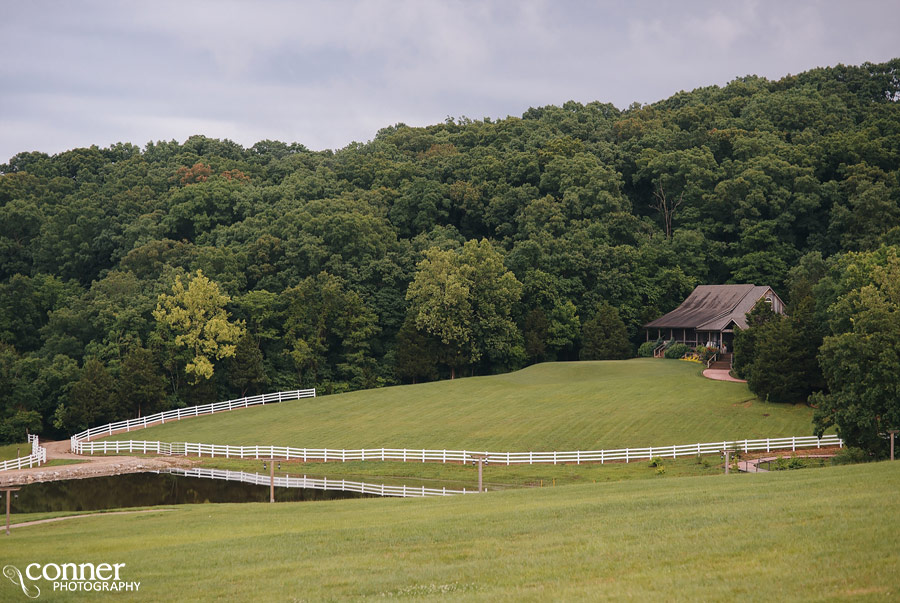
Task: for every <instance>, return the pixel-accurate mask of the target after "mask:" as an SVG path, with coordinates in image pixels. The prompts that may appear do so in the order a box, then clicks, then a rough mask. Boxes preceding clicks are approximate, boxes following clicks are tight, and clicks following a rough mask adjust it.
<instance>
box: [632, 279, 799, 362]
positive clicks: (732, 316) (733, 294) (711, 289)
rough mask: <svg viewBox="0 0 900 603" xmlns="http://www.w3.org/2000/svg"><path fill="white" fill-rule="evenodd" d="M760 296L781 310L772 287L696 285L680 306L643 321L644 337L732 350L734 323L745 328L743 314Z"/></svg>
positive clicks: (781, 311)
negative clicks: (658, 316) (650, 319)
mask: <svg viewBox="0 0 900 603" xmlns="http://www.w3.org/2000/svg"><path fill="white" fill-rule="evenodd" d="M761 299H765V300H766V301H767V302H768V303H770V304H772V310H773V311H774V312H775V313H776V314H784V302H783V301H781V298H780V297H778V295H776V294H775V292H774V291H773V290H772V288H771V287H766V286H758V285H699V286H698V287H697V288H696V289H694V290H693V291H692V292H691V294H690V295H688V297H687V299H686V300H684V302H682V304H681V305H680V306H678V307H677V308H675V309H674V310H672V311H671V312H669V313H668V314H666V315H665V316H662V317H660V318H657V319H656V320H654V321H652V322H648V323H647V324H645V325H644V328H645V329H646V330H647V341H650V339H651V337H652V336H655V338H656V339H665V340H667V341H668V340H672V339H674V340H675V341H676V342H678V343H685V344H687V345H689V346H692V347H696V346H698V345H707V344H712V345H715V346H716V347H718V348H719V349H720V350H723V345H724V350H727V351H731V349H732V343H733V341H734V328H735V326H737V327H740V328H741V329H746V328H747V317H746V314H747V312H749V311H750V310H751V309H752V308H753V306H754V305H755V304H756V302H758V301H759V300H761ZM724 350H723V351H724Z"/></svg>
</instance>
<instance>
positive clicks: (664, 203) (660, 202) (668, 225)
mask: <svg viewBox="0 0 900 603" xmlns="http://www.w3.org/2000/svg"><path fill="white" fill-rule="evenodd" d="M653 196H654V197H655V198H656V203H654V204H651V205H650V207H652V208H654V209H655V210H656V211H658V212H659V214H660V215H661V216H662V219H663V228H664V229H665V233H666V238H667V239H671V238H672V220H673V219H674V217H675V213H676V211H677V210H678V207H679V206H680V205H681V204H682V202H683V201H684V193H683V192H682V193H681V194H680V195H678V199H677V200H675V201H671V200H669V199H667V198H666V192H665V191H664V190H663V187H662V184H658V185H657V189H656V190H655V191H653Z"/></svg>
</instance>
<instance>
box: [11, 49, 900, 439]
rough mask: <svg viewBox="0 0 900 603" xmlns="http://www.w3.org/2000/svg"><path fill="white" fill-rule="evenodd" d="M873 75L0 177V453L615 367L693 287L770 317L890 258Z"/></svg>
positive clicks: (898, 87)
mask: <svg viewBox="0 0 900 603" xmlns="http://www.w3.org/2000/svg"><path fill="white" fill-rule="evenodd" d="M898 66H900V60H893V61H890V62H888V63H885V64H880V65H872V64H865V65H862V66H859V67H845V66H838V67H833V68H825V69H816V70H813V71H809V72H806V73H803V74H799V75H796V76H790V77H786V78H783V79H781V80H778V81H769V80H766V79H763V78H758V77H745V78H740V79H737V80H734V81H733V82H731V83H730V84H729V85H727V86H725V87H721V88H720V87H715V86H713V87H709V88H702V89H698V90H694V91H693V92H690V93H685V92H683V93H679V94H676V95H675V96H673V97H671V98H669V99H666V100H663V101H660V102H658V103H655V104H652V105H647V106H637V105H635V106H632V107H630V108H628V109H627V110H625V111H620V110H618V109H616V108H615V107H613V106H612V105H608V104H601V103H590V104H587V105H582V104H579V103H575V102H568V103H565V104H564V105H563V106H561V107H556V106H547V107H540V108H534V109H529V110H528V111H527V112H526V113H525V114H524V115H522V117H520V118H513V117H510V118H507V119H503V120H500V121H491V120H487V119H486V120H483V121H472V120H469V119H466V118H462V119H448V120H447V121H446V122H445V123H442V124H436V125H433V126H428V127H424V128H411V127H407V126H405V125H403V124H398V125H395V126H392V127H388V128H384V129H383V130H381V131H379V132H378V134H377V136H376V137H375V138H374V140H372V141H371V142H369V143H366V144H357V143H354V144H351V145H349V146H347V147H346V148H344V149H341V150H339V151H334V152H332V151H322V152H314V151H310V150H309V149H307V148H305V147H304V146H302V145H299V144H286V143H282V142H277V141H262V142H259V143H257V144H255V145H253V146H252V147H250V148H243V147H241V146H240V145H237V144H235V143H233V142H230V141H228V140H214V139H209V138H205V137H203V136H194V137H191V138H189V139H188V140H187V141H185V142H184V143H183V144H179V143H177V142H174V141H172V142H155V143H149V144H147V145H146V146H145V147H143V148H139V147H137V146H134V145H132V144H128V143H121V144H116V145H113V146H111V147H108V148H98V147H91V148H82V149H74V150H71V151H67V152H65V153H60V154H58V155H54V156H48V155H46V154H42V153H34V152H31V153H20V154H18V155H16V156H14V157H12V158H11V159H10V160H9V161H8V163H6V164H4V165H0V172H2V175H0V440H2V441H12V440H20V439H22V438H23V437H24V432H25V430H26V429H27V430H31V431H34V432H39V433H43V434H45V435H47V436H50V437H58V436H65V435H68V433H70V432H71V431H72V430H74V429H78V428H80V427H82V426H86V425H88V424H91V423H96V422H100V421H104V420H109V419H115V418H120V417H127V416H133V415H135V414H137V413H144V414H146V413H149V412H153V411H155V410H159V409H162V408H167V407H171V406H175V405H184V404H194V403H200V402H204V401H208V400H213V399H219V398H227V397H234V396H240V395H243V394H252V393H255V392H258V391H261V390H263V389H287V388H295V387H306V386H316V387H318V388H320V390H322V391H325V392H337V391H346V390H349V389H358V388H368V387H377V386H381V385H385V384H391V383H398V382H412V381H421V380H429V379H439V378H449V377H451V376H456V375H460V374H463V375H469V374H487V373H495V372H500V371H506V370H510V369H514V368H517V367H521V366H523V365H525V364H527V363H532V362H540V361H547V360H570V359H578V358H609V357H621V356H624V355H629V354H630V353H631V351H632V349H633V346H634V345H635V344H636V343H638V342H639V340H640V336H641V333H640V325H641V324H642V323H643V322H646V321H648V320H650V319H653V318H656V317H658V316H659V315H661V314H662V313H664V312H666V311H668V310H671V309H672V308H674V307H675V306H676V305H677V304H678V303H680V301H681V300H682V299H683V298H684V296H685V295H686V294H687V293H688V292H690V290H691V289H692V288H693V287H694V286H695V285H696V284H699V283H726V282H748V283H756V284H768V285H771V286H773V287H774V288H775V289H776V290H777V291H779V292H782V291H786V290H787V289H788V287H789V285H790V294H789V295H788V297H791V296H793V295H794V291H795V289H796V288H795V287H794V286H793V285H791V283H792V282H793V281H792V280H791V279H792V278H794V277H793V276H792V274H793V273H792V269H794V268H795V267H797V266H800V265H802V264H803V262H804V261H806V262H807V263H808V258H810V257H814V256H815V257H818V258H820V259H821V261H822V262H823V265H826V266H827V270H833V268H832V267H833V266H838V265H843V264H842V263H841V262H848V261H850V260H847V259H846V258H848V257H857V256H854V255H852V254H871V253H877V251H876V250H879V249H882V248H883V246H890V245H897V244H900V205H898V199H900V185H898V166H900V119H898V105H897V102H896V100H897V98H898V94H900V84H898V79H897V76H896V70H897V68H898ZM811 254H813V255H811ZM815 254H817V255H815ZM859 257H862V256H859ZM829 274H830V273H829ZM847 278H848V279H850V277H847ZM871 278H874V277H871ZM851 280H852V279H851ZM179 282H180V283H181V288H182V290H181V291H179V290H178V284H177V283H179ZM821 282H822V281H821V279H819V280H816V281H815V283H813V284H814V285H815V286H822V287H824V285H821ZM848 282H849V281H848ZM813 284H811V285H810V287H812V286H813ZM851 284H854V286H855V284H856V283H855V282H854V283H851ZM860 286H861V287H862V285H860ZM797 290H799V289H797ZM854 290H855V289H854ZM860 295H862V294H860ZM161 296H162V297H161ZM834 299H835V300H836V299H837V297H834ZM790 301H791V303H792V304H795V305H796V304H799V303H801V302H800V301H797V300H793V299H791V300H790ZM811 303H812V305H813V306H815V307H814V308H813V309H811V310H809V312H810V313H811V315H812V316H814V317H815V318H814V319H813V322H814V328H815V329H819V328H821V327H822V325H823V323H822V322H820V321H821V320H822V317H823V316H826V315H827V313H828V312H829V310H828V307H820V298H819V297H817V296H816V295H813V296H812V302H811ZM204 304H208V305H204ZM797 307H800V306H797ZM198 308H207V309H208V312H207V311H203V312H201V311H198V310H197V309H198ZM847 312H850V310H847ZM213 315H214V316H216V318H215V319H214V320H213V319H211V316H213ZM793 316H794V314H792V318H791V320H792V321H793V320H794V318H793ZM832 322H833V321H831V319H829V323H828V325H829V326H828V330H827V332H825V333H823V337H825V339H824V341H825V345H826V346H827V345H828V342H829V341H830V340H829V339H828V338H827V337H828V336H837V335H836V333H837V331H835V330H834V329H835V328H836V327H835V324H837V323H835V324H832ZM792 324H793V323H792ZM792 328H793V327H792ZM798 328H799V327H798ZM837 328H843V327H840V326H838V327H837ZM854 328H856V327H854ZM847 332H849V331H847ZM841 333H843V331H842V332H841ZM826 349H827V348H826ZM829 353H830V352H829ZM835 354H836V352H835ZM832 357H833V356H828V355H827V354H826V356H824V358H825V359H826V364H827V359H828V358H832ZM834 357H836V356H834ZM823 368H824V369H825V370H824V378H825V380H826V381H828V385H829V391H830V392H831V393H829V394H827V395H828V396H832V398H829V400H832V399H835V400H836V399H837V398H834V396H837V395H838V394H836V393H835V392H836V391H838V390H836V389H835V386H834V385H833V384H832V383H831V382H830V380H829V371H828V369H827V367H825V366H823ZM823 391H824V390H823ZM826 405H827V404H826V403H823V404H822V408H825V407H826ZM823 412H824V411H823Z"/></svg>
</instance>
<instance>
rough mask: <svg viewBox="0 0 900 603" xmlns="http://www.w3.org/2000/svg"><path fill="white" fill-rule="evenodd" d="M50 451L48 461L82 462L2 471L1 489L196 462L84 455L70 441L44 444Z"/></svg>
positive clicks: (181, 458)
mask: <svg viewBox="0 0 900 603" xmlns="http://www.w3.org/2000/svg"><path fill="white" fill-rule="evenodd" d="M41 446H43V447H44V448H46V449H47V460H48V461H52V460H54V459H62V460H73V461H82V462H80V463H77V464H71V465H51V466H47V465H43V466H41V467H32V468H30V469H17V470H15V471H2V472H0V487H7V486H23V485H25V484H33V483H38V482H53V481H57V480H64V479H83V478H88V477H105V476H108V475H124V474H126V473H143V472H145V471H161V470H166V469H171V468H173V467H191V466H193V462H192V461H191V460H189V459H186V458H183V457H168V456H164V457H147V458H144V457H136V456H83V455H79V454H72V453H71V452H70V451H69V447H70V442H69V440H61V441H59V442H41Z"/></svg>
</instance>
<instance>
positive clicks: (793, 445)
mask: <svg viewBox="0 0 900 603" xmlns="http://www.w3.org/2000/svg"><path fill="white" fill-rule="evenodd" d="M77 445H78V452H80V453H87V454H94V453H101V454H104V453H121V452H131V453H142V454H147V453H153V454H162V455H178V456H199V457H203V456H208V457H221V458H226V459H270V458H277V459H285V460H302V461H322V462H348V461H402V462H407V463H408V462H421V463H425V462H432V463H468V462H471V461H473V460H474V459H475V458H477V457H484V458H486V460H487V462H488V463H493V464H498V465H522V464H528V465H533V464H535V463H543V464H554V465H556V464H560V463H576V464H581V463H607V462H616V461H625V462H626V463H628V462H631V461H641V460H650V459H652V458H656V457H663V458H678V457H681V456H697V455H702V454H715V453H720V452H722V451H723V450H726V449H727V450H732V451H735V452H759V451H765V452H771V451H773V450H788V449H790V450H797V449H798V448H822V447H831V446H839V447H843V445H844V443H843V441H842V440H841V439H840V438H839V437H837V436H835V435H827V436H822V437H821V438H819V437H816V436H791V437H785V438H764V439H756V440H750V439H747V440H731V441H727V440H726V441H718V442H707V443H705V444H700V443H698V444H683V445H680V446H679V445H673V446H648V447H646V448H618V449H614V450H571V451H546V452H490V451H486V450H445V449H439V450H437V449H411V448H358V449H345V448H295V447H290V446H226V445H221V444H202V443H195V442H156V441H146V440H122V441H105V440H101V441H98V442H78V444H77ZM73 449H74V445H73Z"/></svg>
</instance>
